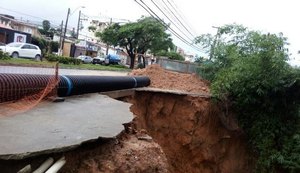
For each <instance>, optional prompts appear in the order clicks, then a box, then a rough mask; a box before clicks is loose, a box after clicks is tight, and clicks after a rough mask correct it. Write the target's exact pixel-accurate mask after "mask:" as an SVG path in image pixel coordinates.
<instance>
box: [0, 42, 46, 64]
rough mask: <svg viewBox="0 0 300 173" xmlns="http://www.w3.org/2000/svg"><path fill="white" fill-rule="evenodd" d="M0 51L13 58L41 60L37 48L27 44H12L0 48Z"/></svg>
mask: <svg viewBox="0 0 300 173" xmlns="http://www.w3.org/2000/svg"><path fill="white" fill-rule="evenodd" d="M0 50H2V51H3V52H6V53H8V54H9V56H11V57H13V58H19V57H24V58H35V59H37V60H40V59H41V50H40V48H39V47H38V46H36V45H33V44H29V43H19V42H13V43H9V44H7V45H5V46H0Z"/></svg>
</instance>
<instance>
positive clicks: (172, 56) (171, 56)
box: [156, 51, 184, 61]
mask: <svg viewBox="0 0 300 173" xmlns="http://www.w3.org/2000/svg"><path fill="white" fill-rule="evenodd" d="M156 55H157V56H165V57H168V58H169V59H172V60H178V61H184V57H183V56H181V55H180V54H179V53H176V52H167V51H161V52H159V53H157V54H156Z"/></svg>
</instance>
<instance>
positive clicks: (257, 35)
mask: <svg viewBox="0 0 300 173" xmlns="http://www.w3.org/2000/svg"><path fill="white" fill-rule="evenodd" d="M218 34H219V36H218V39H217V40H216V44H215V47H213V51H214V54H213V56H212V59H211V60H209V62H210V63H209V64H203V66H204V67H205V66H209V67H210V68H211V69H213V70H212V71H210V73H211V78H210V79H211V81H212V93H213V95H214V96H215V98H218V99H219V101H221V102H222V104H223V105H229V107H227V109H233V110H234V112H236V113H237V119H238V123H239V126H240V127H241V128H242V129H243V131H244V132H245V133H246V136H247V139H248V143H249V144H250V146H251V148H252V151H253V153H254V154H255V155H257V156H258V159H257V166H256V172H260V173H267V172H271V173H272V172H291V173H292V172H299V171H300V124H299V122H300V109H299V108H300V99H299V98H300V92H299V90H300V72H299V69H294V68H292V67H291V66H290V65H289V64H287V62H286V60H287V59H288V52H287V49H286V48H285V45H286V44H287V39H286V38H285V37H283V35H282V34H281V33H280V34H270V33H261V32H259V31H251V30H248V29H247V28H245V27H242V26H240V25H225V26H223V27H220V28H219V33H218ZM199 38H201V39H199ZM202 38H203V37H198V41H199V42H201V43H202V44H203V45H205V43H207V44H206V45H209V44H210V45H211V44H212V42H206V41H205V39H202ZM207 47H208V48H209V49H211V48H210V46H207ZM209 51H212V50H209ZM210 53H211V52H210Z"/></svg>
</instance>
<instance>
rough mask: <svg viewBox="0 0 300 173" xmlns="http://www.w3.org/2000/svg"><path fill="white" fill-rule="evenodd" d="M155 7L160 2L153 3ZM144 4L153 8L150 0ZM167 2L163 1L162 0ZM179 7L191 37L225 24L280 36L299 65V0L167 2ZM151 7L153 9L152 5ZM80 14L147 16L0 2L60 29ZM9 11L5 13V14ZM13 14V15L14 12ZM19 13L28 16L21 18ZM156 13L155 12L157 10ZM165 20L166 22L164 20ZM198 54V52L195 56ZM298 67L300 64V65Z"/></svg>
mask: <svg viewBox="0 0 300 173" xmlns="http://www.w3.org/2000/svg"><path fill="white" fill-rule="evenodd" d="M153 1H154V2H156V3H157V4H159V3H162V2H161V1H162V0H153ZM144 2H145V3H147V4H148V5H150V7H152V8H154V5H153V3H152V2H151V0H144ZM165 2H166V0H165ZM169 2H171V3H174V4H175V5H176V6H177V7H178V11H180V12H181V14H182V15H183V16H184V17H185V19H186V20H185V21H186V22H187V23H188V24H189V25H190V26H191V27H192V30H191V32H192V34H194V35H200V34H204V33H208V32H209V33H212V34H215V33H216V29H214V28H212V26H222V25H224V24H231V23H237V24H243V25H244V26H246V27H249V28H251V29H254V30H261V31H264V32H271V33H279V32H283V34H284V36H286V37H288V40H289V43H290V44H291V46H290V47H289V49H290V53H292V56H291V58H295V57H296V60H297V61H299V62H300V56H299V55H298V54H297V51H298V50H300V37H299V33H300V24H299V16H300V10H299V5H298V4H299V3H298V0H169ZM151 4H152V5H151ZM79 6H85V8H84V9H81V11H82V13H83V14H86V15H89V16H101V18H102V19H103V20H109V19H108V18H107V19H105V17H112V18H114V19H115V20H117V19H127V20H130V21H135V20H136V19H138V18H140V17H141V16H142V15H148V13H147V12H146V11H145V10H144V9H142V8H141V7H140V6H139V5H138V4H137V3H136V2H135V1H134V0H51V1H49V0H26V1H21V0H1V1H0V13H5V14H11V15H14V16H16V17H17V18H20V16H22V18H23V19H30V20H36V21H38V20H41V19H48V20H50V22H51V23H52V24H56V25H59V24H60V23H61V21H62V20H64V21H65V20H66V15H67V9H68V8H70V9H71V13H72V12H74V10H75V9H77V10H76V11H75V12H74V13H73V14H72V15H71V16H70V24H69V25H70V26H69V27H76V25H77V24H76V21H77V19H78V11H79V9H78V8H77V7H79ZM7 9H8V10H7ZM13 11H16V12H18V13H16V12H13ZM20 12H21V13H24V14H28V15H31V16H32V17H31V16H28V15H21V14H20ZM156 12H157V13H158V10H156ZM166 20H167V19H166ZM174 42H175V43H176V44H177V45H178V46H180V47H183V48H184V49H186V50H187V51H190V52H196V51H195V50H193V49H191V48H188V46H186V45H185V44H183V43H181V42H180V41H178V39H175V38H174ZM196 53H198V52H196ZM299 64H300V63H299Z"/></svg>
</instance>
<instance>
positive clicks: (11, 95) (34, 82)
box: [0, 74, 150, 103]
mask: <svg viewBox="0 0 300 173" xmlns="http://www.w3.org/2000/svg"><path fill="white" fill-rule="evenodd" d="M53 78H54V76H53V75H35V74H0V103H1V102H7V101H12V100H18V99H20V98H23V97H24V96H28V95H32V94H35V93H38V92H41V91H42V90H43V89H45V87H46V86H47V85H48V84H49V81H50V79H53ZM58 78H59V83H58V85H57V87H56V89H57V95H58V96H59V97H65V96H71V95H80V94H85V93H95V92H103V91H113V90H121V89H129V88H137V87H145V86H148V85H150V79H149V78H148V77H145V76H77V75H60V76H58Z"/></svg>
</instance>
